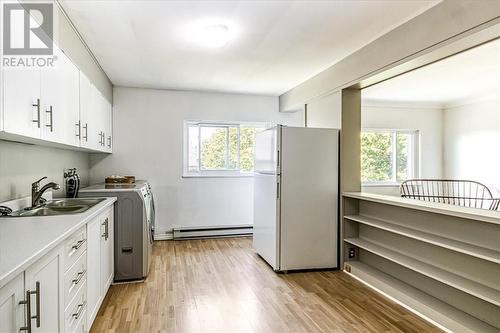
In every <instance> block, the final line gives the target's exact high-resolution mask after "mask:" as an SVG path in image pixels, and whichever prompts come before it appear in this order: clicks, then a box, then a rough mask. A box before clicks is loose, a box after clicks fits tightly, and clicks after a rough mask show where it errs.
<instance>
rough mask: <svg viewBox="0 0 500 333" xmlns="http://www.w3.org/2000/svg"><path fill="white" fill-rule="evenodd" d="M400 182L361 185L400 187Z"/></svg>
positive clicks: (364, 184)
mask: <svg viewBox="0 0 500 333" xmlns="http://www.w3.org/2000/svg"><path fill="white" fill-rule="evenodd" d="M400 185H401V184H400V183H361V187H399V186H400Z"/></svg>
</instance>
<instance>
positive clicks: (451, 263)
mask: <svg viewBox="0 0 500 333" xmlns="http://www.w3.org/2000/svg"><path fill="white" fill-rule="evenodd" d="M342 212H343V223H342V230H343V248H342V250H343V258H342V259H343V266H344V270H345V271H347V272H349V273H350V274H352V275H353V276H354V277H356V278H358V279H360V280H361V281H363V282H365V283H367V284H369V285H371V286H373V287H374V288H376V289H378V290H379V291H381V292H383V293H385V294H386V295H388V296H390V297H392V298H394V299H395V300H397V301H398V302H400V303H402V304H404V305H406V306H407V307H409V308H410V309H412V310H413V311H415V312H416V313H418V314H420V315H422V316H423V317H425V318H426V319H428V320H430V321H432V322H434V323H436V324H437V325H438V326H441V327H442V328H445V329H446V330H449V331H451V332H488V333H489V332H497V333H500V278H496V277H500V212H491V211H483V210H478V209H470V210H468V209H464V208H463V207H454V206H452V205H445V204H437V203H430V204H429V205H426V204H425V203H423V202H419V201H416V200H410V199H402V198H398V197H390V196H382V195H375V194H368V193H345V194H344V196H343V204H342ZM496 281H498V283H497V282H496Z"/></svg>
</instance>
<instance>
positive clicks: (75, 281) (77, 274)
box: [64, 251, 87, 308]
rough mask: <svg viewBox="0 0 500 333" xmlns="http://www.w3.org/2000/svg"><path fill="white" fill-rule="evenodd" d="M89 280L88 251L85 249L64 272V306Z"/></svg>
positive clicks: (65, 306) (66, 305)
mask: <svg viewBox="0 0 500 333" xmlns="http://www.w3.org/2000/svg"><path fill="white" fill-rule="evenodd" d="M86 280H87V251H84V252H83V253H82V255H81V256H80V257H79V258H78V259H77V261H76V262H75V263H74V264H73V266H71V267H70V268H69V269H68V271H67V272H66V273H64V308H67V307H68V305H69V304H70V302H71V301H72V300H73V298H74V297H75V295H76V294H77V292H78V290H79V289H80V287H81V286H82V285H83V284H84V283H85V281H86Z"/></svg>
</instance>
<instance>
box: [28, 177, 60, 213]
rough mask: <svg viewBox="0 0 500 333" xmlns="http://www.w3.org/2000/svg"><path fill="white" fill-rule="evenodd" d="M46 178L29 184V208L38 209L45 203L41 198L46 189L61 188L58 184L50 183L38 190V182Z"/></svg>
mask: <svg viewBox="0 0 500 333" xmlns="http://www.w3.org/2000/svg"><path fill="white" fill-rule="evenodd" d="M46 178H47V177H43V178H40V179H39V180H37V181H36V182H34V183H33V184H31V208H35V207H38V206H40V205H42V204H43V203H44V202H45V199H43V198H42V195H43V193H45V191H47V190H48V189H54V190H58V189H60V188H61V187H60V186H59V185H58V184H56V183H54V182H50V183H47V184H45V186H43V187H42V188H41V189H40V182H41V181H42V180H44V179H46Z"/></svg>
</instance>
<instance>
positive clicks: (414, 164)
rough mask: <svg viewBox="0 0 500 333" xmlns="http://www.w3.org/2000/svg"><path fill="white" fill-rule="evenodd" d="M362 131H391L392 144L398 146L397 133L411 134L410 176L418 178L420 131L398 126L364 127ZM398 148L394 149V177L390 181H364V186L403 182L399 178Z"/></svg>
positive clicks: (390, 184)
mask: <svg viewBox="0 0 500 333" xmlns="http://www.w3.org/2000/svg"><path fill="white" fill-rule="evenodd" d="M361 133H390V134H391V135H392V139H391V145H392V146H393V147H397V145H396V135H397V134H410V135H411V147H410V148H411V149H410V154H409V156H410V158H411V161H410V162H409V163H408V165H409V167H410V168H411V169H410V176H409V178H418V177H419V175H420V131H419V130H410V129H397V128H363V129H361ZM396 156H397V151H396V149H393V150H392V163H391V164H392V174H393V178H392V179H391V180H388V181H363V182H362V183H361V185H362V186H399V185H401V182H399V181H398V180H397V165H396V162H395V161H396Z"/></svg>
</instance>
